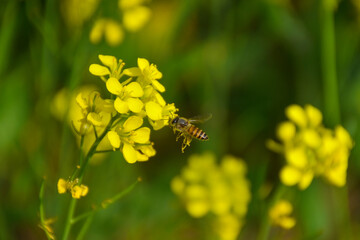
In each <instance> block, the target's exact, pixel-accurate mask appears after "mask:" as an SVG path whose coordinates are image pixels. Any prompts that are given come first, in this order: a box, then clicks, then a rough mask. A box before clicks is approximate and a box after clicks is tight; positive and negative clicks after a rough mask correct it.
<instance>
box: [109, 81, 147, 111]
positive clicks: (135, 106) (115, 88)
mask: <svg viewBox="0 0 360 240" xmlns="http://www.w3.org/2000/svg"><path fill="white" fill-rule="evenodd" d="M106 87H107V89H108V90H109V92H111V93H112V94H114V95H116V96H117V97H116V99H115V102H114V107H115V109H116V111H118V112H119V113H123V114H124V113H127V112H129V110H130V111H132V112H134V113H139V112H140V111H141V110H142V108H143V106H144V104H143V102H142V101H141V100H140V99H139V97H141V96H142V95H143V94H144V91H143V89H142V88H141V86H140V84H139V83H137V82H132V83H129V84H128V85H126V86H124V87H123V86H122V85H121V83H120V82H119V80H117V79H116V78H114V77H111V78H109V79H108V80H107V82H106Z"/></svg>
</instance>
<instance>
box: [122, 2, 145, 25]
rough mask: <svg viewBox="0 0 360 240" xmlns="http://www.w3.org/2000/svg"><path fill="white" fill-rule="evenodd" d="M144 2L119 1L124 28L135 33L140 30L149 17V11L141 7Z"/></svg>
mask: <svg viewBox="0 0 360 240" xmlns="http://www.w3.org/2000/svg"><path fill="white" fill-rule="evenodd" d="M144 2H145V1H144V0H119V1H118V6H119V9H120V10H121V11H122V12H123V24H124V27H125V28H126V29H127V30H129V31H131V32H136V31H138V30H140V29H141V28H142V27H143V26H144V25H145V24H146V22H148V21H149V19H150V17H151V10H150V9H149V8H148V7H146V6H143V5H141V4H143V3H144Z"/></svg>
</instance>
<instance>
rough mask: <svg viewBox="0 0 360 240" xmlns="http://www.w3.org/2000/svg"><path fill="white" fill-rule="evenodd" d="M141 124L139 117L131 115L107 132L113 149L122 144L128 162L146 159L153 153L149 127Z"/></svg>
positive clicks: (141, 120)
mask: <svg viewBox="0 0 360 240" xmlns="http://www.w3.org/2000/svg"><path fill="white" fill-rule="evenodd" d="M142 124H143V119H142V118H141V117H139V116H131V117H129V118H128V119H127V120H126V121H124V122H123V123H120V124H119V125H118V126H117V127H116V128H114V129H113V130H111V131H109V132H108V134H107V137H108V139H109V141H110V144H111V145H112V147H113V148H114V149H119V148H120V146H122V152H123V155H124V158H125V160H126V161H127V162H128V163H135V162H136V161H147V160H148V159H149V157H152V156H154V155H155V150H154V149H153V148H152V143H151V142H150V128H148V127H141V126H142Z"/></svg>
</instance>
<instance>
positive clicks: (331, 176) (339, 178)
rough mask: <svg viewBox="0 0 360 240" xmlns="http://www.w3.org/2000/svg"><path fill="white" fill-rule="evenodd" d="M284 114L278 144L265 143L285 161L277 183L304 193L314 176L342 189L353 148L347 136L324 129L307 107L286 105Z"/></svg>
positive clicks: (340, 130) (318, 116) (337, 129)
mask: <svg viewBox="0 0 360 240" xmlns="http://www.w3.org/2000/svg"><path fill="white" fill-rule="evenodd" d="M285 113H286V116H287V117H288V119H289V121H286V122H283V123H281V124H280V125H279V126H278V129H277V136H278V138H279V139H280V141H281V144H279V143H276V142H274V141H272V140H270V141H269V142H268V147H269V148H270V149H272V150H274V151H277V152H280V153H282V154H283V155H284V157H285V159H286V165H285V166H284V167H283V168H282V170H281V172H280V179H281V181H282V182H283V183H284V184H285V185H288V186H293V185H298V187H299V188H300V189H306V188H307V187H308V186H309V185H310V183H311V182H312V180H313V178H314V177H315V176H322V177H324V178H326V179H327V180H328V181H329V182H330V183H331V184H333V185H336V186H344V185H345V184H346V170H347V166H348V158H349V154H350V150H351V148H352V147H353V142H352V139H351V137H350V135H349V133H348V132H347V131H346V130H345V129H344V128H343V127H342V126H336V127H335V129H334V130H331V129H327V128H325V127H324V126H323V125H322V114H321V112H320V111H319V110H318V109H317V108H315V107H313V106H311V105H306V106H305V107H304V108H302V107H300V106H299V105H290V106H289V107H287V108H286V111H285Z"/></svg>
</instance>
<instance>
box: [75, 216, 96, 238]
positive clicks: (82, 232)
mask: <svg viewBox="0 0 360 240" xmlns="http://www.w3.org/2000/svg"><path fill="white" fill-rule="evenodd" d="M94 215H95V212H92V214H90V215H89V216H88V218H87V219H86V221H85V223H84V225H83V226H82V227H81V229H80V232H79V235H78V236H77V238H76V240H81V239H83V238H84V236H85V234H86V232H87V230H88V229H89V227H90V224H91V222H92V220H93V218H94Z"/></svg>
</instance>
